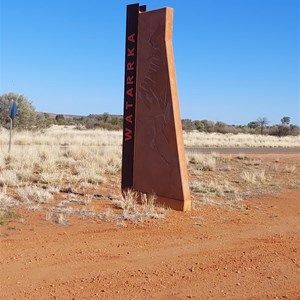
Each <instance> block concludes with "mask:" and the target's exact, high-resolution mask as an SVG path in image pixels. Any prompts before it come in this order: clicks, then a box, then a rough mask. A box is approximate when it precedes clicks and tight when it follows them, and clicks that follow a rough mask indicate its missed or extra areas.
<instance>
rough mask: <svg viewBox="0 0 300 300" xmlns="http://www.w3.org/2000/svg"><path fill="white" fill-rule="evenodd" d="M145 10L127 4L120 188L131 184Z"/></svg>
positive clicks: (144, 8)
mask: <svg viewBox="0 0 300 300" xmlns="http://www.w3.org/2000/svg"><path fill="white" fill-rule="evenodd" d="M145 10H146V6H139V4H132V5H127V15H126V46H125V82H124V114H123V153H122V161H123V163H122V189H130V188H132V186H133V160H134V129H135V103H136V70H137V38H138V17H139V12H140V11H145Z"/></svg>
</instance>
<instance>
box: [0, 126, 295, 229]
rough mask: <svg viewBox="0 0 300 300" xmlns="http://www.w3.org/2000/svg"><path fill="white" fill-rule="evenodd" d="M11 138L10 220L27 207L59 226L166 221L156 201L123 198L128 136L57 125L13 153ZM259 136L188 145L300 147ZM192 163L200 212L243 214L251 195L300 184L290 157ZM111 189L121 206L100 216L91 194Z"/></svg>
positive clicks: (6, 199)
mask: <svg viewBox="0 0 300 300" xmlns="http://www.w3.org/2000/svg"><path fill="white" fill-rule="evenodd" d="M7 137H8V136H7V132H6V131H4V130H2V131H0V148H1V152H0V188H1V190H0V214H1V215H2V216H3V215H4V214H6V215H7V214H8V213H9V212H11V211H13V210H17V209H19V207H23V208H25V209H28V210H37V211H43V212H45V215H46V219H47V220H48V221H52V222H53V223H55V224H59V225H66V224H69V222H70V219H71V218H72V217H79V218H94V219H98V220H102V221H113V222H116V225H117V226H122V227H125V226H126V223H125V221H126V220H129V221H131V220H132V221H142V220H144V219H146V218H157V219H159V218H163V217H164V215H165V213H166V211H165V210H164V209H162V208H157V207H156V206H155V197H154V196H151V195H150V196H149V195H148V196H147V195H136V194H134V193H133V192H128V193H127V194H124V195H123V197H122V196H121V195H120V191H119V189H120V170H121V138H122V137H121V132H108V131H105V130H86V131H77V130H74V129H72V128H70V127H67V128H65V127H53V128H51V129H49V130H46V131H45V132H42V133H41V132H34V133H29V132H22V133H20V132H16V133H15V135H14V142H13V143H14V145H13V147H12V152H11V153H10V154H8V153H7V148H8V146H7V141H8V139H7ZM192 137H195V139H196V140H195V141H193V139H192ZM251 138H252V136H249V135H247V137H246V136H244V135H243V136H242V135H238V136H232V135H218V134H200V133H199V134H198V133H197V134H194V133H192V134H190V133H189V134H185V143H186V144H187V145H193V146H216V145H217V146H224V145H226V146H233V145H234V146H236V145H240V146H243V147H244V146H249V145H250V144H251V146H256V147H257V146H261V147H262V146H267V145H270V142H271V141H273V144H272V147H284V146H287V145H289V146H295V145H298V142H299V137H289V139H291V141H290V142H289V144H288V141H289V139H285V138H282V139H280V140H276V138H275V139H273V138H272V139H269V137H255V139H256V141H255V142H253V141H251ZM198 139H199V140H198ZM237 139H240V140H237ZM197 140H198V142H197ZM200 140H201V142H200ZM229 140H230V141H229ZM242 140H244V142H242ZM238 141H239V143H238ZM246 141H248V142H246ZM274 142H276V143H277V142H278V143H277V144H276V145H275V144H274ZM197 143H198V144H197ZM187 163H188V170H189V174H190V183H191V191H192V198H193V206H194V207H196V208H197V209H198V208H199V207H201V205H204V204H209V205H214V206H219V207H220V206H223V207H227V208H234V207H238V208H239V207H241V204H242V201H241V199H243V198H245V197H251V196H252V197H253V196H255V195H260V194H263V193H270V192H274V191H276V190H278V189H280V187H281V186H283V185H284V184H285V185H286V183H287V182H288V183H289V186H290V187H291V188H297V187H299V186H300V183H299V179H298V178H299V170H300V168H299V167H300V166H299V164H298V165H297V164H295V163H293V162H288V163H286V162H285V161H284V158H282V159H279V158H271V157H270V158H267V159H263V160H262V159H257V158H251V157H248V156H247V155H245V154H243V153H241V154H239V155H236V156H222V155H218V154H215V153H212V154H201V153H188V154H187ZM103 188H104V189H106V190H110V191H113V194H115V193H117V194H118V193H119V196H117V197H114V201H111V200H109V199H110V198H109V197H106V200H105V201H106V202H105V203H106V204H105V206H104V207H105V209H104V210H103V209H101V210H100V209H99V207H100V205H98V206H97V205H96V207H94V206H93V204H95V201H96V200H95V199H93V198H90V197H89V196H88V195H89V194H90V193H91V190H93V191H99V190H102V189H103ZM68 189H70V190H75V191H80V193H81V194H82V195H81V196H78V197H75V196H74V195H73V196H72V195H68V194H67V195H63V194H62V193H60V192H59V191H60V190H68ZM137 198H139V199H140V201H137ZM0 218H1V216H0ZM2 219H3V218H2Z"/></svg>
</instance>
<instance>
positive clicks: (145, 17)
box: [122, 8, 191, 210]
mask: <svg viewBox="0 0 300 300" xmlns="http://www.w3.org/2000/svg"><path fill="white" fill-rule="evenodd" d="M172 24H173V9H171V8H163V9H158V10H153V11H148V12H145V11H143V12H139V13H138V31H137V32H138V37H137V49H138V51H137V52H136V56H137V64H136V75H137V77H136V82H135V88H136V89H135V91H134V92H135V96H136V101H135V116H134V117H133V118H134V121H133V122H135V124H134V125H133V132H134V136H133V138H132V140H133V141H134V143H133V148H134V149H133V152H132V153H133V154H134V159H133V164H132V167H133V168H132V173H131V174H132V175H133V182H132V187H133V189H134V190H136V191H138V192H143V193H148V194H152V193H154V194H156V196H157V198H158V202H160V203H163V204H165V205H166V206H170V207H171V208H174V209H178V210H189V209H190V207H191V201H190V193H189V186H188V174H187V168H186V160H185V154H184V145H183V138H182V127H181V119H180V112H179V103H178V95H177V85H176V76H175V65H174V57H173V47H172V26H173V25H172ZM127 88H128V86H127ZM124 108H126V77H125V104H124ZM126 116H128V115H125V114H124V123H125V125H124V136H123V141H124V142H123V143H126V133H127V139H128V132H129V131H128V129H127V131H126V127H125V126H126ZM130 141H131V140H130ZM123 151H124V144H123ZM124 159H125V157H124V152H123V172H122V176H125V174H126V169H125V168H126V162H124ZM123 182H126V179H124V177H123V178H122V183H123ZM123 186H124V185H123V184H122V187H123ZM126 187H127V186H126ZM123 188H124V187H123Z"/></svg>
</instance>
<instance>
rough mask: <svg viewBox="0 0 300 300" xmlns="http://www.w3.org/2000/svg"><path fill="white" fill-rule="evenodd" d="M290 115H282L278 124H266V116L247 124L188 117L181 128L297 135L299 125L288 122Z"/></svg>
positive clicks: (186, 129) (203, 130)
mask: <svg viewBox="0 0 300 300" xmlns="http://www.w3.org/2000/svg"><path fill="white" fill-rule="evenodd" d="M290 120H291V118H290V117H283V118H282V119H281V120H280V121H281V123H280V124H276V125H272V126H268V123H269V122H268V120H267V118H265V117H264V118H258V119H257V120H255V121H252V122H249V123H248V124H247V125H228V124H226V123H224V122H212V121H208V120H201V121H199V120H196V121H192V120H190V119H183V120H182V129H183V130H184V131H199V132H218V133H232V134H238V133H250V134H266V135H274V136H280V137H281V136H287V135H294V136H296V135H299V134H300V127H299V126H297V125H293V124H290Z"/></svg>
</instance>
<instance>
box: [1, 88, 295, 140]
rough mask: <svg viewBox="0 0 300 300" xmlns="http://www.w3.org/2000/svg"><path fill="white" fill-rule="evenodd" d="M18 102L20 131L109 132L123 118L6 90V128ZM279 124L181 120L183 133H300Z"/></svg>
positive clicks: (288, 123)
mask: <svg viewBox="0 0 300 300" xmlns="http://www.w3.org/2000/svg"><path fill="white" fill-rule="evenodd" d="M11 100H14V101H15V102H16V103H17V107H18V113H17V116H16V118H15V121H14V126H15V128H16V129H19V130H41V129H44V128H49V127H51V126H53V125H61V126H62V125H63V126H71V125H72V126H76V128H77V129H78V130H86V129H99V128H102V129H106V130H112V131H118V130H121V129H122V127H123V119H122V116H120V115H111V114H109V113H107V112H105V113H102V114H90V115H88V116H76V115H64V114H55V113H48V112H36V110H35V107H34V105H33V103H32V102H31V101H30V100H28V99H27V98H26V96H24V95H19V94H16V93H13V92H11V93H7V94H3V95H1V96H0V126H2V127H5V128H9V123H10V120H9V117H8V109H9V104H10V101H11ZM278 121H280V122H279V123H278V124H275V125H271V126H269V121H268V119H267V118H266V117H259V118H258V119H257V120H254V121H251V122H249V123H248V124H246V125H229V124H226V123H224V122H221V121H218V122H213V121H208V120H190V119H183V120H182V128H183V130H184V131H185V132H187V133H189V132H201V133H218V134H231V135H236V134H242V133H243V134H253V135H259V134H260V135H271V136H276V137H285V136H299V134H300V128H299V126H297V125H294V124H292V122H291V121H292V120H291V118H290V117H288V116H283V117H282V118H281V119H280V120H278Z"/></svg>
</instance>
